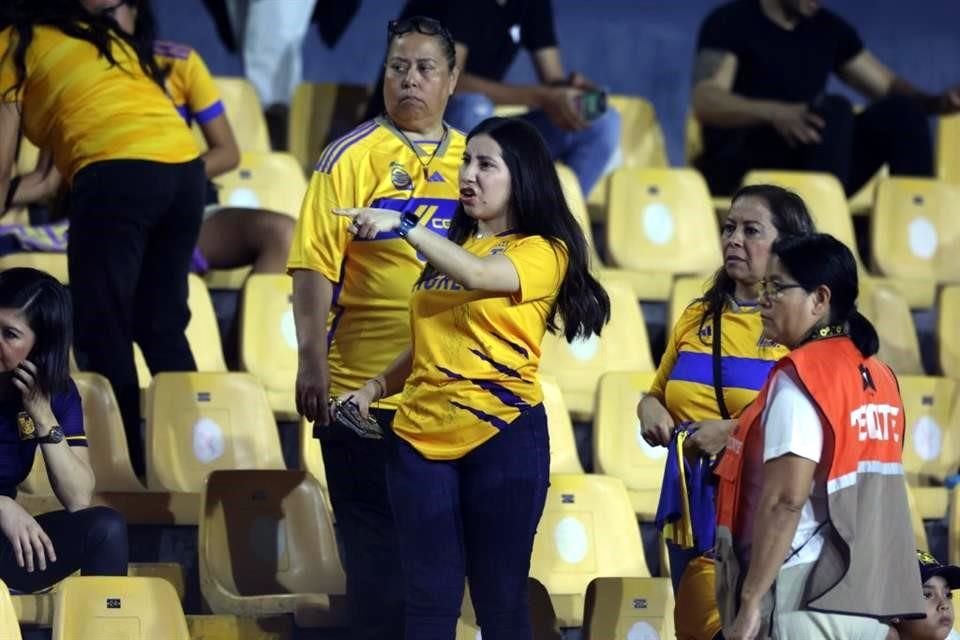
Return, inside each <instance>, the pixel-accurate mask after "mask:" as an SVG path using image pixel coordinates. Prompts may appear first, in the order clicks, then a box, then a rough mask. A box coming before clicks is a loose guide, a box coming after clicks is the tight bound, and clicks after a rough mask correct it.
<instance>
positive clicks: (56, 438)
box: [37, 424, 64, 444]
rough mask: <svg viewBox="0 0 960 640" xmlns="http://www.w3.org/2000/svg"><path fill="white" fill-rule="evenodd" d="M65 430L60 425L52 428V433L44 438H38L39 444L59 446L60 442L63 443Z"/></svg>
mask: <svg viewBox="0 0 960 640" xmlns="http://www.w3.org/2000/svg"><path fill="white" fill-rule="evenodd" d="M63 438H64V435H63V429H61V428H60V425H58V424H55V425H53V426H52V427H50V432H49V433H48V434H47V435H45V436H43V437H42V438H37V443H38V444H57V443H58V442H63Z"/></svg>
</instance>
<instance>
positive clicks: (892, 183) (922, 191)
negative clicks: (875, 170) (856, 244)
mask: <svg viewBox="0 0 960 640" xmlns="http://www.w3.org/2000/svg"><path fill="white" fill-rule="evenodd" d="M958 210H960V184H956V185H954V184H950V183H948V182H941V181H938V180H932V179H928V178H886V179H884V180H882V181H881V182H880V184H879V186H878V187H877V197H876V201H875V204H874V211H873V219H872V220H871V229H870V231H871V236H872V241H871V245H872V246H873V265H872V266H873V267H874V269H875V271H877V272H878V273H881V274H883V275H885V276H890V277H901V278H911V279H921V278H922V279H924V280H931V281H936V282H960V258H958V254H960V225H958V224H957V211H958Z"/></svg>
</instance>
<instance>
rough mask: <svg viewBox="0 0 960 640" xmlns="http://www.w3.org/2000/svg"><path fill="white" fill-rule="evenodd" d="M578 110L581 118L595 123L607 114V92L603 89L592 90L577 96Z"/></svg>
mask: <svg viewBox="0 0 960 640" xmlns="http://www.w3.org/2000/svg"><path fill="white" fill-rule="evenodd" d="M577 108H578V110H579V111H580V117H581V118H583V119H584V120H586V121H587V122H593V121H594V120H596V119H597V118H599V117H600V116H602V115H603V114H604V113H606V112H607V92H606V91H604V90H602V89H590V90H587V91H584V92H583V93H581V94H580V95H579V96H577Z"/></svg>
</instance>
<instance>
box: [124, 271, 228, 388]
mask: <svg viewBox="0 0 960 640" xmlns="http://www.w3.org/2000/svg"><path fill="white" fill-rule="evenodd" d="M187 284H188V285H189V293H188V297H187V304H188V306H189V307H190V322H189V324H187V331H186V333H187V342H189V343H190V350H191V351H192V352H193V359H194V360H195V361H196V363H197V371H226V370H227V363H226V360H224V358H223V345H222V343H221V342H220V326H219V325H218V324H217V314H216V312H215V311H214V309H213V300H212V299H211V298H210V291H209V290H208V289H207V285H206V283H205V282H204V281H203V278H201V277H200V276H198V275H196V274H195V273H191V274H190V275H189V276H188V278H187ZM133 359H134V362H135V363H136V365H137V378H138V380H139V383H140V390H141V391H142V392H143V391H145V390H146V389H148V388H149V387H150V380H151V375H150V369H149V368H147V361H146V360H145V359H144V357H143V353H142V352H141V351H140V347H138V346H137V345H136V344H134V346H133Z"/></svg>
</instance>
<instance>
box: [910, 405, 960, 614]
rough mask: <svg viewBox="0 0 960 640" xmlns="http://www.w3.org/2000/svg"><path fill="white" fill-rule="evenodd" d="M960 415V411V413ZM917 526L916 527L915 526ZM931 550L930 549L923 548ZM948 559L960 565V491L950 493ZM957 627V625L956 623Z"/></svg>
mask: <svg viewBox="0 0 960 640" xmlns="http://www.w3.org/2000/svg"><path fill="white" fill-rule="evenodd" d="M958 413H960V411H958ZM914 526H916V525H914ZM923 548H924V549H929V548H930V547H923ZM947 557H948V558H949V563H950V564H953V565H956V564H960V491H956V490H953V491H951V492H950V507H949V516H948V520H947ZM954 625H955V626H956V623H954Z"/></svg>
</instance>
